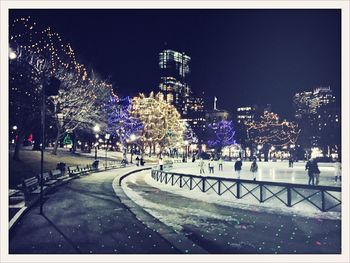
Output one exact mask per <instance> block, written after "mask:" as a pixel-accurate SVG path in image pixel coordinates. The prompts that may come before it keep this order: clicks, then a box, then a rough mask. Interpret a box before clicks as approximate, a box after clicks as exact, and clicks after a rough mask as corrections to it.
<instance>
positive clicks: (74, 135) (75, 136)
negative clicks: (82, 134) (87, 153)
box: [72, 131, 78, 153]
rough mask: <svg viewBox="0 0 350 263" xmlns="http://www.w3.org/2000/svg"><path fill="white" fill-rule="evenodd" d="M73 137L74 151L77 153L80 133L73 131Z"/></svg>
mask: <svg viewBox="0 0 350 263" xmlns="http://www.w3.org/2000/svg"><path fill="white" fill-rule="evenodd" d="M72 137H73V141H72V143H73V145H72V153H75V152H76V151H77V142H78V135H77V133H76V132H75V131H73V133H72Z"/></svg>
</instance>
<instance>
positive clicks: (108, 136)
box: [105, 133, 111, 170]
mask: <svg viewBox="0 0 350 263" xmlns="http://www.w3.org/2000/svg"><path fill="white" fill-rule="evenodd" d="M110 137H111V135H110V134H109V133H106V135H105V139H106V158H105V169H106V170H107V150H108V140H109V138H110Z"/></svg>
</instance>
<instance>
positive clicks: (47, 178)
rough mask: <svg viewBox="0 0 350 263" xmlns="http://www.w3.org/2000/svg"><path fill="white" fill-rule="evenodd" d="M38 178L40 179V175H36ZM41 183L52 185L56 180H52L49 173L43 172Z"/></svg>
mask: <svg viewBox="0 0 350 263" xmlns="http://www.w3.org/2000/svg"><path fill="white" fill-rule="evenodd" d="M38 178H39V179H41V174H39V175H38ZM43 181H44V184H45V185H48V186H49V185H53V184H54V183H56V182H57V179H54V178H53V177H52V176H51V175H50V173H48V172H45V173H43Z"/></svg>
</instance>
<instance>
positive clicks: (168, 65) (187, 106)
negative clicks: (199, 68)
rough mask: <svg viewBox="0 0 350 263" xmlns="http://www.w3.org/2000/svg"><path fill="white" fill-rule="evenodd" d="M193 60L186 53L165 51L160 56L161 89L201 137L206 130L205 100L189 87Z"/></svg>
mask: <svg viewBox="0 0 350 263" xmlns="http://www.w3.org/2000/svg"><path fill="white" fill-rule="evenodd" d="M190 62H191V58H190V57H189V56H188V55H186V54H185V53H183V52H182V53H181V52H178V51H174V50H169V49H167V50H163V51H162V52H160V54H159V69H160V83H159V89H160V92H161V93H162V94H163V96H164V97H163V98H164V100H165V101H166V102H167V103H169V104H172V105H174V106H175V108H176V109H177V110H178V112H179V113H180V114H181V117H182V119H183V120H184V121H186V122H187V123H188V124H189V125H191V127H192V129H193V130H194V132H195V133H196V134H197V135H198V136H199V137H200V134H201V133H202V132H203V130H204V128H205V118H204V99H203V97H198V96H195V94H194V93H193V91H192V90H191V88H190V86H189V76H190V73H191V71H190Z"/></svg>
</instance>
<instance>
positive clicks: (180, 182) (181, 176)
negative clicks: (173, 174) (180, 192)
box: [180, 175, 182, 188]
mask: <svg viewBox="0 0 350 263" xmlns="http://www.w3.org/2000/svg"><path fill="white" fill-rule="evenodd" d="M180 188H182V175H180Z"/></svg>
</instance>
